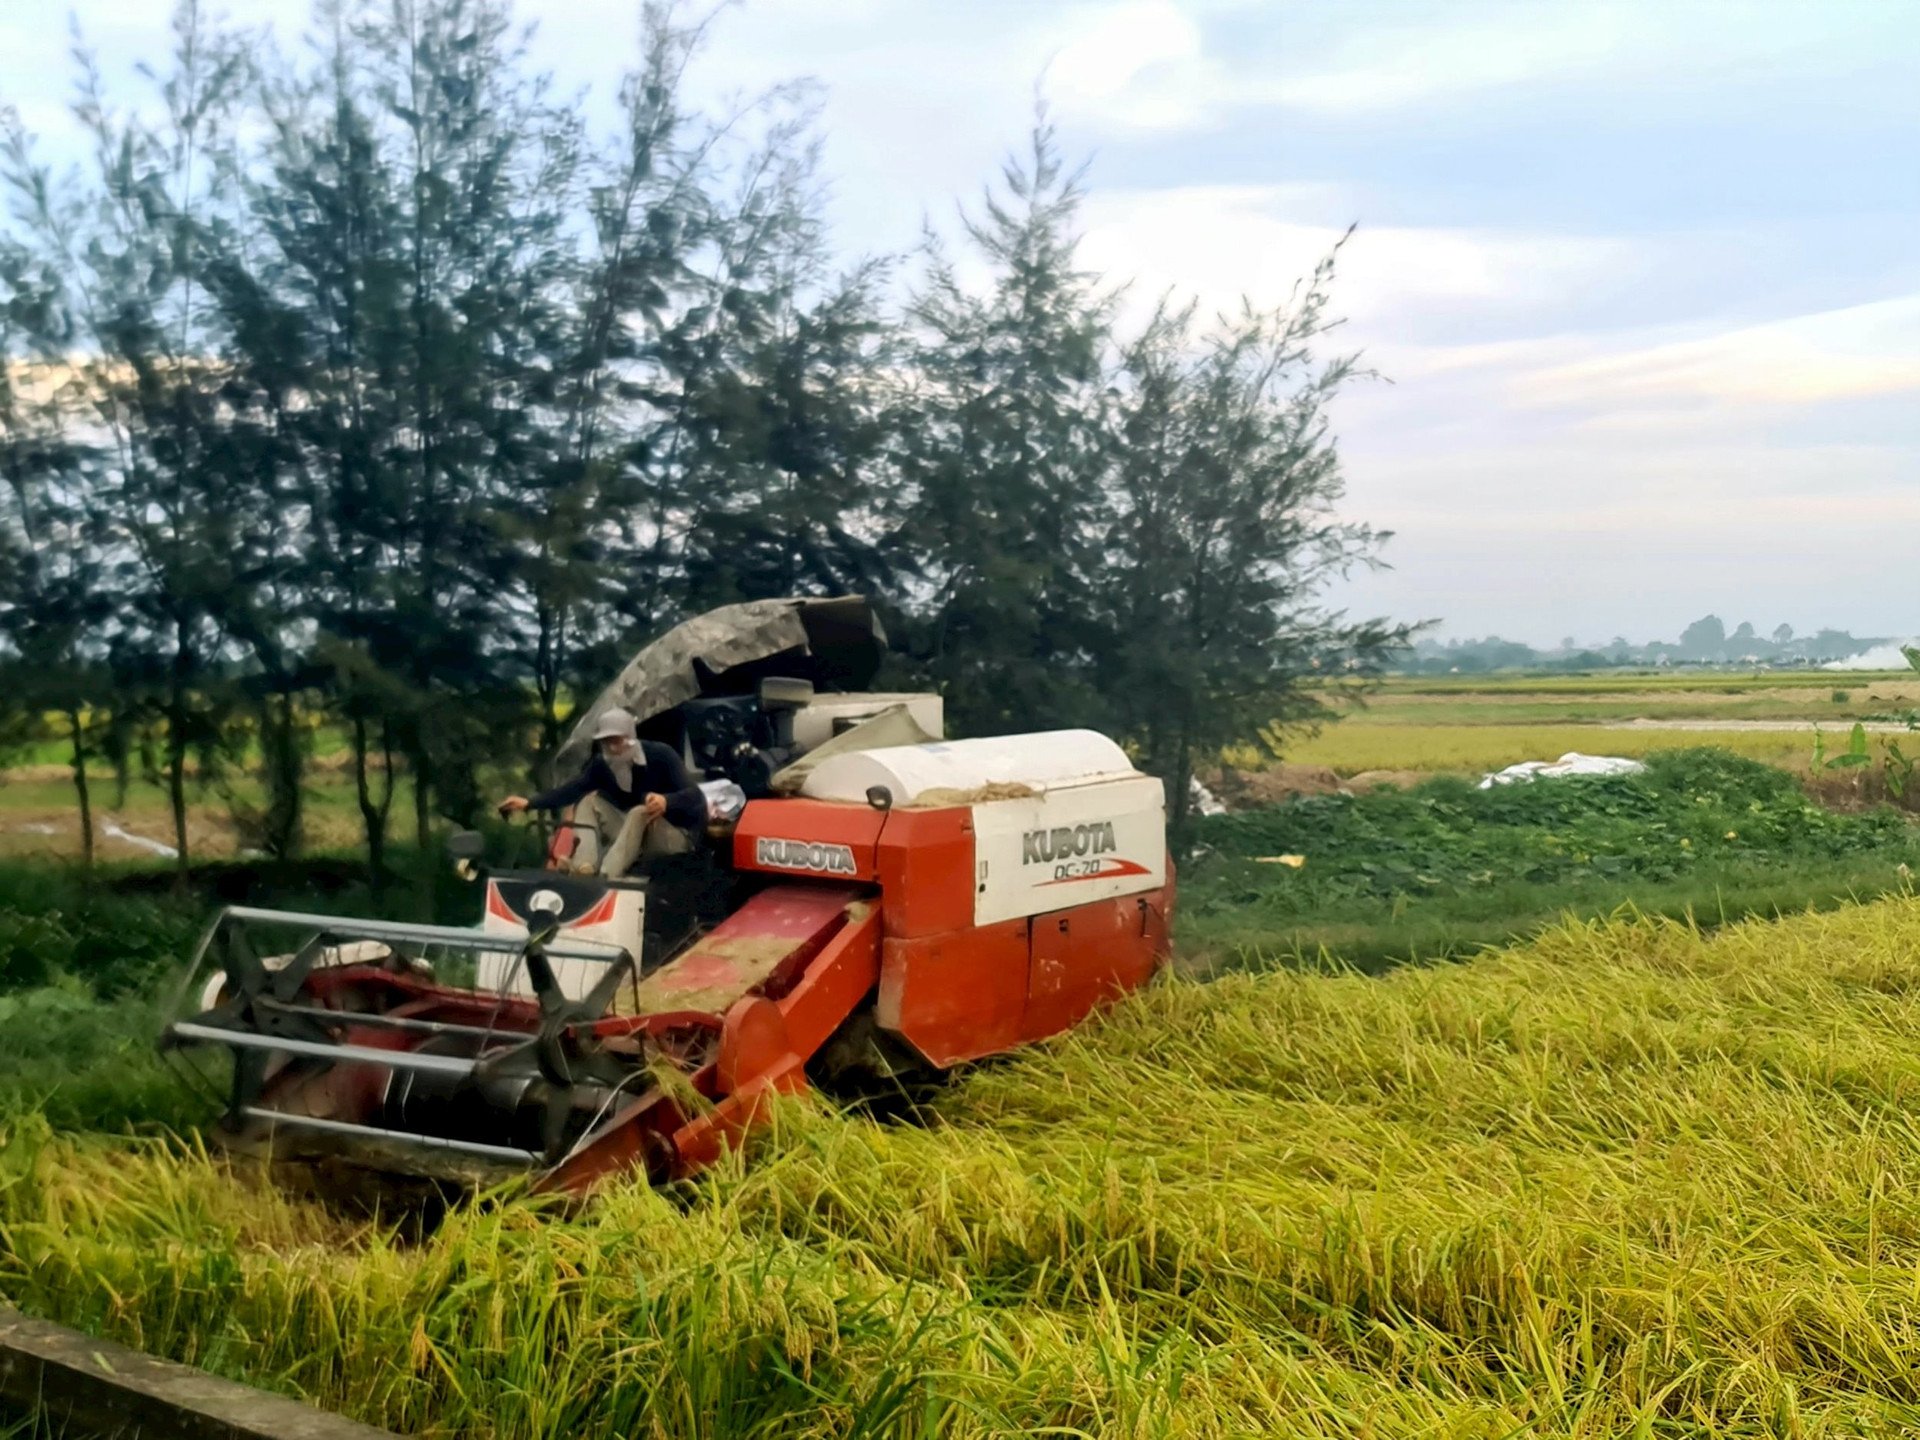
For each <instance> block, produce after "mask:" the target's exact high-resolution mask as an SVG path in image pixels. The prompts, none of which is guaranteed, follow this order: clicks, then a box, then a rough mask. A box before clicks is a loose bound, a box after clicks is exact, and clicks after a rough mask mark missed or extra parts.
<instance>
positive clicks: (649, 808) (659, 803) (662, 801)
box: [640, 795, 667, 820]
mask: <svg viewBox="0 0 1920 1440" xmlns="http://www.w3.org/2000/svg"><path fill="white" fill-rule="evenodd" d="M640 808H641V809H642V810H645V811H646V812H647V818H648V819H649V820H658V819H659V818H660V817H661V816H662V815H664V814H666V813H667V797H666V796H664V795H649V796H647V798H646V799H644V800H642V801H641V802H640Z"/></svg>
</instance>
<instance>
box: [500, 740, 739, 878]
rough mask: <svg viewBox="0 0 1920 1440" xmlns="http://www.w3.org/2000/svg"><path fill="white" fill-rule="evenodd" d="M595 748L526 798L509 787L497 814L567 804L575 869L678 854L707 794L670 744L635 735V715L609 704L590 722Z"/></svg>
mask: <svg viewBox="0 0 1920 1440" xmlns="http://www.w3.org/2000/svg"><path fill="white" fill-rule="evenodd" d="M593 739H594V750H595V753H594V755H593V757H592V758H591V759H589V760H588V761H587V765H586V768H585V769H584V770H582V771H581V772H580V773H579V774H578V775H576V776H574V777H573V779H571V780H568V781H565V782H563V783H562V784H559V785H556V786H555V787H554V788H553V789H551V790H549V791H547V792H546V793H545V794H544V795H535V796H534V797H533V798H532V799H528V798H527V797H526V796H524V795H509V796H508V797H507V798H506V799H505V800H502V801H501V802H500V813H501V814H502V815H517V814H519V813H520V812H521V811H522V810H564V809H565V808H566V807H567V806H569V805H573V806H575V809H574V812H573V825H574V832H573V833H574V836H575V842H574V852H573V869H574V873H575V874H576V875H591V874H593V873H594V871H595V870H596V869H597V870H598V871H599V872H600V873H601V874H602V875H608V876H615V877H618V876H621V875H624V874H626V873H627V871H628V870H630V869H632V868H633V862H634V861H635V860H636V859H638V858H639V857H640V856H642V855H684V854H686V853H687V852H688V851H689V850H691V849H692V848H693V834H694V831H695V830H697V829H698V828H699V827H700V826H701V825H704V824H705V823H706V819H707V797H706V796H704V795H702V794H701V793H700V787H699V786H698V785H695V784H694V783H693V782H692V781H691V780H689V779H688V778H687V769H686V766H684V765H682V764H681V763H680V757H679V756H678V755H677V754H675V753H674V752H673V750H672V749H670V748H669V747H668V746H665V745H659V744H656V743H654V742H653V741H651V740H636V739H635V738H634V724H633V716H631V715H629V714H628V713H627V712H626V711H625V710H618V709H615V710H609V711H607V712H606V714H604V715H602V716H601V717H600V722H599V724H597V725H595V726H594V729H593Z"/></svg>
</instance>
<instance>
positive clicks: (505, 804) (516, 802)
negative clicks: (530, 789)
mask: <svg viewBox="0 0 1920 1440" xmlns="http://www.w3.org/2000/svg"><path fill="white" fill-rule="evenodd" d="M526 808H527V797H526V796H524V795H509V796H507V798H506V799H504V800H502V801H501V802H500V814H501V815H502V817H505V816H508V815H518V814H519V813H520V812H521V811H522V810H524V809H526Z"/></svg>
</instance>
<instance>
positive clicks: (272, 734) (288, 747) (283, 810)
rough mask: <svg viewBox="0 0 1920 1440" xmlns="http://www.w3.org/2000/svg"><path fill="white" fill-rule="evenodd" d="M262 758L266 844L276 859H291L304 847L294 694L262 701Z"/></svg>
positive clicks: (274, 696) (266, 698)
mask: <svg viewBox="0 0 1920 1440" xmlns="http://www.w3.org/2000/svg"><path fill="white" fill-rule="evenodd" d="M260 751H261V754H260V758H261V761H262V763H263V765H264V767H265V770H266V775H265V779H266V782H267V814H266V823H265V825H264V826H263V827H262V830H263V834H262V836H261V841H262V844H263V845H264V847H265V849H266V851H267V853H268V854H269V855H271V856H273V858H274V859H276V860H287V859H291V858H292V856H293V855H294V854H295V853H296V852H297V851H298V850H299V848H300V819H301V802H302V800H303V798H304V797H303V796H302V794H301V788H300V786H301V780H302V779H303V776H302V773H301V772H302V770H303V768H304V767H303V765H302V764H301V760H302V756H301V749H300V735H299V721H298V718H297V716H296V714H295V711H294V703H293V694H292V692H291V691H286V690H282V691H279V692H278V693H277V694H271V695H266V696H263V697H262V698H261V703H260Z"/></svg>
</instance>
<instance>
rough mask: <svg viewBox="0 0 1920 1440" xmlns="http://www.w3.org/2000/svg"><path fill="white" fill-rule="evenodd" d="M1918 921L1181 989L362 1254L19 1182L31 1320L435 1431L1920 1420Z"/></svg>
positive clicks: (1629, 923) (46, 1169)
mask: <svg viewBox="0 0 1920 1440" xmlns="http://www.w3.org/2000/svg"><path fill="white" fill-rule="evenodd" d="M1917 1033H1920V899H1917V898H1915V897H1913V896H1911V895H1907V896H1902V897H1897V898H1894V899H1890V900H1886V901H1882V902H1879V903H1876V904H1872V905H1866V906H1858V907H1852V908H1849V909H1844V910H1840V911H1837V912H1833V913H1828V914H1820V915H1806V916H1798V917H1794V918H1791V919H1788V920H1785V921H1781V922H1776V923H1765V924H1761V923H1755V924H1746V925H1738V926H1732V927H1729V928H1726V929H1723V930H1720V931H1718V932H1716V933H1714V934H1712V935H1705V934H1702V933H1700V932H1698V931H1696V930H1694V929H1691V928H1689V927H1687V926H1685V925H1680V924H1675V923H1671V922H1661V921H1646V920H1635V919H1632V918H1622V919H1618V920H1615V921H1611V922H1607V923H1595V924H1572V923H1569V924H1566V925H1563V926H1561V927H1559V928H1557V929H1555V930H1552V931H1550V932H1548V933H1547V934H1545V935H1543V936H1541V937H1540V938H1539V939H1537V940H1536V941H1535V942H1533V943H1531V944H1529V945H1527V946H1525V947H1523V948H1519V949H1515V950H1510V951H1505V952H1500V953H1495V954H1490V955H1486V956H1483V957H1481V958H1479V959H1477V960H1476V961H1474V962H1473V963H1471V964H1465V965H1452V966H1440V967H1433V968H1411V967H1410V968H1404V969H1401V970H1398V971H1396V972H1393V973H1392V974H1389V975H1387V976H1384V977H1379V978H1365V977H1360V976H1357V975H1351V974H1339V973H1299V972H1272V973H1265V974H1258V975H1239V976H1233V977H1229V978H1226V979H1222V980H1219V981H1216V982H1214V983H1210V984H1205V985H1202V984H1195V983H1191V982H1184V981H1172V982H1169V983H1165V984H1162V985H1158V986H1156V987H1154V988H1153V989H1152V990H1151V991H1150V992H1148V993H1146V994H1144V995H1142V996H1139V997H1136V998H1135V999H1134V1000H1132V1001H1130V1002H1128V1003H1127V1004H1125V1005H1124V1006H1122V1007H1121V1008H1120V1009H1119V1010H1118V1011H1117V1012H1115V1013H1114V1014H1113V1015H1112V1016H1111V1017H1110V1018H1109V1019H1107V1020H1106V1021H1104V1022H1103V1023H1100V1024H1096V1025H1093V1026H1091V1027H1088V1028H1086V1029H1084V1030H1083V1031H1081V1032H1078V1033H1076V1034H1075V1035H1073V1036H1071V1037H1068V1038H1067V1039H1065V1040H1063V1041H1061V1042H1059V1043H1056V1044H1054V1045H1052V1046H1049V1047H1047V1048H1045V1049H1044V1050H1041V1051H1039V1052H1036V1053H1032V1054H1029V1055H1027V1056H1025V1057H1023V1058H1020V1059H1018V1060H1015V1061H1013V1062H1011V1063H1003V1064H998V1065H992V1066H986V1067H982V1068H979V1069H977V1070H975V1071H974V1072H973V1073H972V1074H971V1075H970V1076H969V1077H968V1078H966V1079H965V1080H964V1081H963V1082H962V1083H960V1084H958V1085H956V1086H954V1087H953V1088H952V1089H950V1090H949V1091H947V1092H946V1093H945V1094H944V1095H943V1096H942V1097H941V1098H940V1099H939V1100H938V1102H937V1104H936V1106H935V1110H934V1114H933V1116H932V1117H931V1119H930V1120H929V1122H928V1123H926V1124H923V1125H910V1124H903V1123H902V1124H884V1125H883V1124H879V1123H875V1122H873V1121H870V1120H867V1119H863V1118H860V1117H858V1116H854V1115H845V1114H838V1113H834V1112H832V1111H829V1110H820V1109H799V1108H796V1109H794V1110H792V1111H790V1112H788V1113H787V1114H786V1115H785V1116H784V1117H783V1122H782V1125H781V1127H780V1129H779V1131H778V1133H776V1134H773V1135H770V1136H768V1137H766V1138H765V1139H763V1140H762V1141H761V1142H760V1143H759V1144H758V1145H757V1146H756V1150H755V1153H754V1155H753V1156H752V1157H751V1160H752V1163H750V1164H747V1165H744V1166H736V1167H734V1168H731V1169H729V1170H727V1171H726V1172H724V1173H721V1174H719V1175H716V1176H713V1177H711V1178H709V1179H708V1180H706V1181H704V1182H702V1183H700V1184H699V1185H697V1186H695V1187H692V1188H690V1189H688V1190H686V1191H684V1192H680V1193H675V1194H656V1193H653V1192H650V1191H647V1190H645V1189H641V1188H637V1187H626V1188H620V1189H616V1190H614V1191H611V1192H609V1193H607V1194H605V1195H604V1196H603V1197H602V1198H600V1199H599V1200H598V1201H597V1202H596V1203H594V1204H593V1205H591V1206H590V1207H588V1208H586V1209H585V1210H583V1211H579V1212H577V1213H573V1214H563V1213H559V1212H556V1211H551V1210H548V1209H545V1208H542V1207H537V1206H535V1205H533V1204H531V1203H528V1202H526V1201H521V1200H511V1199H508V1200H505V1201H504V1203H498V1204H488V1205H481V1206H476V1207H472V1208H469V1209H466V1210H463V1211H460V1212H457V1213H455V1214H454V1215H453V1216H451V1217H450V1218H449V1219H448V1221H447V1222H446V1223H445V1224H444V1225H443V1226H442V1227H441V1228H440V1229H439V1230H438V1231H437V1232H436V1233H434V1234H433V1235H432V1236H431V1237H430V1238H428V1239H427V1240H425V1241H424V1242H421V1243H413V1244H410V1243H407V1242H406V1241H405V1240H403V1239H402V1238H400V1236H399V1235H398V1234H397V1233H396V1232H395V1231H394V1230H392V1229H390V1228H385V1227H381V1226H378V1225H372V1224H367V1223H363V1222H350V1221H347V1220H344V1219H341V1218H338V1217H336V1216H334V1215H332V1214H329V1213H328V1212H326V1211H324V1210H321V1209H318V1208H315V1207H313V1206H311V1205H307V1204H304V1203H301V1202H297V1201H294V1200H291V1199H289V1198H286V1197H285V1196H283V1195H281V1194H279V1193H278V1192H276V1191H274V1190H272V1189H270V1188H267V1187H265V1186H264V1185H262V1184H261V1183H260V1182H259V1180H258V1178H257V1177H255V1176H253V1175H251V1174H248V1173H236V1172H231V1171H229V1170H228V1169H227V1168H226V1167H225V1166H224V1165H223V1164H222V1163H221V1162H219V1161H217V1160H215V1159H212V1158H209V1157H207V1156H206V1155H203V1154H201V1153H200V1152H199V1151H198V1150H197V1149H196V1148H195V1147H194V1146H193V1145H192V1144H191V1143H184V1142H175V1141H169V1140H165V1139H154V1138H147V1139H130V1138H120V1139H113V1138H106V1137H101V1136H79V1135H54V1134H51V1133H49V1132H48V1131H47V1129H46V1128H45V1126H44V1124H43V1123H42V1122H40V1121H39V1120H38V1119H37V1118H35V1117H33V1116H31V1115H16V1116H14V1117H13V1118H11V1119H9V1120H8V1121H6V1122H5V1139H4V1142H0V1297H4V1298H6V1299H7V1300H9V1301H11V1302H13V1303H15V1304H18V1305H19V1306H21V1307H22V1308H24V1309H28V1310H31V1311H34V1312H37V1313H40V1314H44V1315H49V1316H52V1317H54V1318H57V1319H61V1320H65V1321H67V1322H69V1323H74V1324H79V1325H82V1326H85V1327H88V1328H90V1329H93V1330H95V1331H96V1332H98V1333H101V1334H107V1335H111V1336H113V1337H114V1338H116V1339H120V1340H123V1341H127V1342H130V1343H133V1344H136V1345H140V1346H143V1347H146V1348H148V1349H151V1350H155V1351H158V1352H160V1353H163V1354H167V1355H171V1356H174V1357H176V1358H180V1359H185V1360H188V1361H192V1362H195V1363H199V1364H202V1365H205V1366H207V1367H209V1368H211V1369H214V1370H217V1371H220V1372H222V1373H226V1374H229V1375H234V1376H238V1377H241V1378H246V1379H251V1380H254V1381H255V1382H258V1383H262V1384H266V1385H269V1386H272V1387H274V1388H277V1389H282V1390H286V1391H290V1392H293V1393H298V1394H303V1395H307V1396H310V1397H312V1398H314V1399H316V1400H318V1401H320V1402H322V1403H324V1404H327V1405H330V1406H333V1407H336V1408H338V1409H341V1410H343V1411H346V1412H347V1413H349V1414H352V1415H355V1416H358V1417H359V1418H362V1419H365V1420H368V1421H372V1422H375V1423H378V1424H383V1425H388V1426H391V1427H394V1428H396V1429H400V1430H403V1431H409V1432H416V1433H421V1434H428V1435H436V1436H481V1435H487V1436H500V1437H522V1436H560V1435H566V1436H569V1437H573V1436H580V1437H592V1436H616V1435H618V1436H660V1437H666V1436H689V1435H702V1436H715V1437H733V1436H741V1437H745V1436H755V1437H771V1436H781V1437H785V1436H795V1437H799V1436H820V1437H826V1436H847V1435H862V1436H936V1435H937V1436H960V1437H966V1436H982V1437H984V1436H994V1435H1007V1434H1052V1435H1083V1436H1137V1437H1157V1436H1241V1435H1275V1436H1323V1437H1335V1436H1338V1437H1350V1436H1372V1437H1391V1436H1448V1437H1474V1440H1496V1437H1511V1436H1517V1435H1559V1436H1591V1437H1600V1436H1608V1437H1611V1436H1625V1435H1636V1436H1701V1437H1706V1436H1754V1437H1759V1436H1776V1435H1805V1436H1841V1435H1847V1436H1856V1435H1857V1436H1877V1435H1888V1434H1894V1433H1903V1432H1910V1431H1912V1430H1914V1429H1915V1428H1916V1427H1920V1346H1916V1344H1915V1341H1916V1339H1920V1198H1916V1197H1920V1124H1917V1123H1916V1119H1915V1110H1916V1102H1917V1101H1920V1047H1917V1046H1916V1042H1915V1039H1914V1037H1915V1035H1916V1034H1917Z"/></svg>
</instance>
